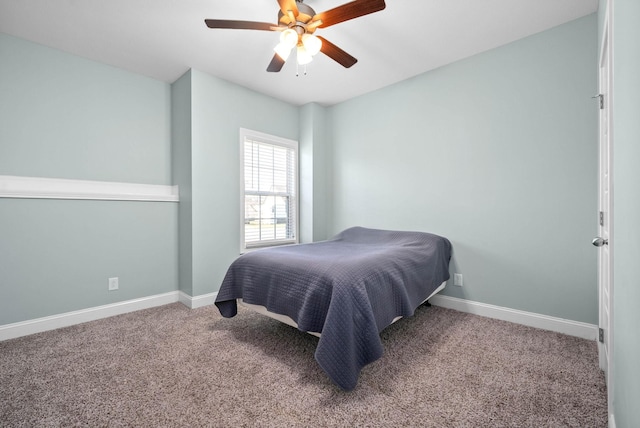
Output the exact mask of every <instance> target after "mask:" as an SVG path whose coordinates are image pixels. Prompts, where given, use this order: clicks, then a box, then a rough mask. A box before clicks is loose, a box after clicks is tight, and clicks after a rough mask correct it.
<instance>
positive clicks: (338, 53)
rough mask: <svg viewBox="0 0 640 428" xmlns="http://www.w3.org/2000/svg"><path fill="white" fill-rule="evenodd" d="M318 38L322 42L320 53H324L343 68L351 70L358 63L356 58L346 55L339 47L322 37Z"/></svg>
mask: <svg viewBox="0 0 640 428" xmlns="http://www.w3.org/2000/svg"><path fill="white" fill-rule="evenodd" d="M317 37H318V38H319V39H320V40H322V47H321V48H320V52H322V53H323V54H325V55H326V56H328V57H329V58H331V59H332V60H334V61H336V62H337V63H339V64H340V65H342V66H343V67H345V68H349V67H351V66H352V65H353V64H355V63H356V62H358V60H357V59H356V58H354V57H352V56H351V55H349V54H348V53H346V52H345V51H343V50H342V49H340V48H339V47H337V46H336V45H334V44H333V43H331V42H330V41H328V40H327V39H325V38H324V37H320V36H317Z"/></svg>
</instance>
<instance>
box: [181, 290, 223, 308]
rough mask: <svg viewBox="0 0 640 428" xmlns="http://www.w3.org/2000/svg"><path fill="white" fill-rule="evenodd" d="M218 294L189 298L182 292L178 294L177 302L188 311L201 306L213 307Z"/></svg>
mask: <svg viewBox="0 0 640 428" xmlns="http://www.w3.org/2000/svg"><path fill="white" fill-rule="evenodd" d="M217 296H218V293H217V292H216V293H208V294H201V295H200V296H195V297H191V296H189V295H188V294H187V293H185V292H184V291H180V292H179V298H178V299H179V302H180V303H182V304H183V305H185V306H186V307H188V308H190V309H196V308H201V307H203V306H210V305H213V304H214V303H215V301H216V297H217Z"/></svg>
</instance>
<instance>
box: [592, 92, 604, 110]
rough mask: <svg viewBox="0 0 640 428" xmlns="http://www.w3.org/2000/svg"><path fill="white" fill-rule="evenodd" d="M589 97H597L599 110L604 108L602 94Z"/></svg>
mask: <svg viewBox="0 0 640 428" xmlns="http://www.w3.org/2000/svg"><path fill="white" fill-rule="evenodd" d="M591 98H598V99H599V100H600V110H603V109H604V94H598V95H595V96H593V97H591Z"/></svg>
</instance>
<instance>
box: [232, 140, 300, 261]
mask: <svg viewBox="0 0 640 428" xmlns="http://www.w3.org/2000/svg"><path fill="white" fill-rule="evenodd" d="M240 144H241V149H242V156H241V159H242V168H241V170H242V171H241V174H242V177H241V180H242V183H243V189H242V195H241V196H242V200H243V202H242V204H241V211H242V213H241V214H242V248H241V249H243V250H246V249H250V248H255V247H264V246H271V245H280V244H289V243H296V242H297V227H298V210H297V203H298V202H297V184H298V143H297V141H292V140H285V139H282V138H279V137H274V136H270V135H266V134H261V133H257V132H254V131H248V130H241V141H240Z"/></svg>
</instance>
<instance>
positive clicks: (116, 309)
mask: <svg viewBox="0 0 640 428" xmlns="http://www.w3.org/2000/svg"><path fill="white" fill-rule="evenodd" d="M178 298H179V295H178V292H177V291H171V292H169V293H164V294H156V295H155V296H149V297H142V298H140V299H133V300H127V301H126V302H118V303H112V304H109V305H103V306H96V307H94V308H87V309H82V310H79V311H73V312H66V313H64V314H59V315H52V316H48V317H44V318H37V319H33V320H28V321H22V322H17V323H13V324H6V325H2V326H0V341H2V340H7V339H13V338H16V337H21V336H27V335H29V334H34V333H40V332H43V331H49V330H54V329H56V328H61V327H68V326H71V325H75V324H81V323H83V322H87V321H94V320H98V319H101V318H108V317H112V316H114V315H121V314H126V313H128V312H133V311H139V310H141V309H148V308H153V307H155V306H162V305H167V304H169V303H175V302H177V301H178Z"/></svg>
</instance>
